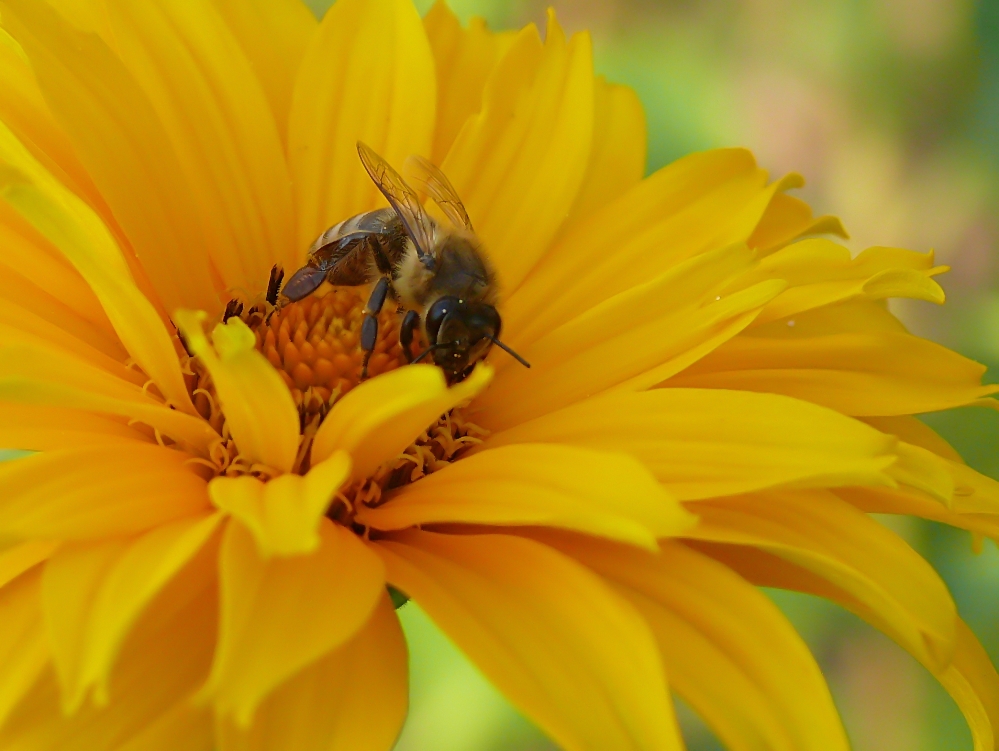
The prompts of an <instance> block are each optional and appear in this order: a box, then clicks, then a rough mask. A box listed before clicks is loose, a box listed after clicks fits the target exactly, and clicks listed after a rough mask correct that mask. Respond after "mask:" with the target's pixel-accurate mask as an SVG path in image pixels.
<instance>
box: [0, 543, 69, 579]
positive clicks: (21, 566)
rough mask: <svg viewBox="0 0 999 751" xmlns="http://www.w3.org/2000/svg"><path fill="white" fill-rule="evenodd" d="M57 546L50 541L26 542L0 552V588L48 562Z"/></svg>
mask: <svg viewBox="0 0 999 751" xmlns="http://www.w3.org/2000/svg"><path fill="white" fill-rule="evenodd" d="M59 544H60V543H59V542H56V541H51V540H28V541H27V542H20V543H15V544H13V545H11V546H10V547H8V548H4V549H3V550H0V588H3V587H5V586H7V584H8V583H10V582H12V581H13V580H14V579H16V578H17V577H19V576H20V575H21V574H23V573H24V572H25V571H27V570H28V569H30V568H33V567H35V566H37V565H38V564H39V563H41V562H42V561H45V560H48V559H49V558H50V557H51V556H52V553H54V552H55V551H56V549H57V548H58V547H59Z"/></svg>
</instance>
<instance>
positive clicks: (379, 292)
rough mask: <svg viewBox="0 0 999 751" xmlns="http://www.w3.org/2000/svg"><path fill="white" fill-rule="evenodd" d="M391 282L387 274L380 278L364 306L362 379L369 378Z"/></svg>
mask: <svg viewBox="0 0 999 751" xmlns="http://www.w3.org/2000/svg"><path fill="white" fill-rule="evenodd" d="M389 289H391V282H390V281H389V278H388V277H387V276H383V277H382V278H381V279H379V280H378V281H377V282H376V283H375V286H374V289H372V290H371V295H370V296H369V297H368V304H367V305H365V306H364V323H362V324H361V349H362V350H364V363H363V364H362V365H361V380H362V381H365V380H367V378H368V361H369V360H370V359H371V353H372V352H374V351H375V344H377V343H378V314H379V313H381V311H382V306H383V305H384V304H385V298H386V297H388V293H389Z"/></svg>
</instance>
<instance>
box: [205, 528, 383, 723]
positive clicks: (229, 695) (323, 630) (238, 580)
mask: <svg viewBox="0 0 999 751" xmlns="http://www.w3.org/2000/svg"><path fill="white" fill-rule="evenodd" d="M320 536H321V538H322V544H321V545H320V547H319V550H317V551H316V552H315V553H313V554H311V555H305V556H296V557H293V558H271V559H269V560H265V559H263V558H261V557H260V555H259V553H258V552H257V546H256V543H255V542H254V540H253V537H252V536H251V535H250V534H249V532H247V531H246V530H245V528H244V527H243V526H242V525H241V524H239V523H230V524H229V526H228V529H227V530H226V534H225V537H224V538H223V542H222V551H221V554H220V562H219V567H220V568H219V570H220V572H221V574H220V577H221V584H222V593H221V617H220V624H219V644H218V649H217V650H216V653H215V662H214V664H213V665H212V672H211V676H210V677H209V680H208V683H207V684H206V686H205V688H204V689H203V690H202V692H201V695H202V696H203V697H204V698H211V699H212V700H213V702H214V706H215V710H216V712H217V713H218V714H219V715H220V716H225V715H232V718H233V721H234V722H235V723H236V725H237V726H239V727H242V728H246V727H249V726H250V723H251V720H252V718H253V714H254V711H255V710H256V708H257V707H258V705H259V704H260V703H261V702H262V701H263V700H264V699H265V698H266V697H267V696H268V695H269V694H270V693H271V692H272V691H273V690H274V689H275V688H277V687H278V686H279V685H280V684H281V683H283V682H284V681H285V680H287V679H288V678H290V677H291V676H293V675H294V674H295V673H297V672H298V671H299V670H301V669H302V668H304V667H305V666H307V665H309V664H310V663H312V662H314V661H316V660H317V659H319V658H320V657H322V656H324V655H326V654H327V653H329V652H330V651H331V650H333V649H335V648H337V647H338V646H340V645H341V644H343V643H345V642H346V641H347V640H349V639H351V638H352V637H353V636H354V635H355V634H356V633H357V632H358V629H360V628H361V627H362V626H363V625H364V623H365V622H366V621H367V620H368V618H369V617H370V615H371V613H372V611H373V610H374V608H375V605H376V604H377V603H378V602H379V600H380V598H381V596H382V594H383V593H384V581H385V579H384V569H383V566H382V564H381V562H380V561H379V560H378V557H377V556H375V555H374V554H372V553H371V551H370V550H369V549H368V548H367V547H365V545H364V543H362V542H361V541H359V540H358V539H357V537H355V536H354V534H353V533H352V532H348V531H347V530H346V529H344V528H343V527H341V526H339V525H337V524H334V523H333V522H331V521H329V520H328V519H324V520H323V522H322V527H321V528H320Z"/></svg>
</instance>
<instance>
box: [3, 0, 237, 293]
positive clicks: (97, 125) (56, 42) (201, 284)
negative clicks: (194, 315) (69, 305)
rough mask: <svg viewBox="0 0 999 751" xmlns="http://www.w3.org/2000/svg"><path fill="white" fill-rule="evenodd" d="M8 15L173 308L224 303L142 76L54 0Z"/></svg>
mask: <svg viewBox="0 0 999 751" xmlns="http://www.w3.org/2000/svg"><path fill="white" fill-rule="evenodd" d="M100 20H101V21H102V22H105V21H107V16H106V15H102V16H101V19H100ZM4 24H5V26H6V27H7V28H8V29H9V30H10V31H11V33H12V34H13V35H14V36H15V37H16V38H17V40H18V41H19V42H20V43H21V44H22V45H23V46H24V49H25V51H26V52H27V54H28V57H29V59H30V61H31V64H32V67H33V68H34V70H35V73H36V75H37V76H38V79H39V85H40V86H41V88H42V90H43V92H44V94H45V96H46V98H47V100H48V102H49V103H50V105H51V106H52V108H53V110H54V111H55V113H56V115H57V116H58V118H59V121H60V123H61V125H62V126H63V128H64V129H65V130H66V132H67V134H68V135H69V136H70V139H71V140H72V142H73V146H74V149H75V151H76V153H77V155H78V156H79V157H80V161H81V162H82V163H83V164H84V166H85V167H86V169H87V172H88V173H89V174H90V175H91V176H92V177H93V180H94V182H95V183H96V185H97V187H98V188H99V189H100V192H101V194H102V195H103V196H104V198H105V199H106V200H107V202H108V204H110V206H111V208H112V210H113V212H114V216H115V218H116V219H117V220H118V222H120V224H121V226H122V228H123V230H124V232H125V234H126V235H127V236H128V238H129V239H130V240H131V242H132V245H133V246H134V247H135V248H136V251H137V254H138V256H139V259H140V260H141V262H142V264H143V266H144V267H145V268H146V269H147V271H148V272H149V276H150V278H151V279H152V280H154V282H155V286H156V290H157V292H158V293H159V294H160V296H161V297H162V299H163V302H164V303H165V304H166V306H167V309H169V310H173V309H174V308H175V307H178V306H181V305H185V306H189V307H197V308H204V309H208V310H214V309H215V308H217V307H218V305H219V303H218V295H217V294H216V289H215V284H214V282H213V281H212V277H211V270H210V263H209V259H210V257H211V255H210V252H209V251H210V250H211V248H210V241H209V239H208V238H207V237H206V235H205V231H204V229H203V227H202V218H203V217H202V216H201V214H202V212H203V209H202V208H200V204H199V202H198V198H199V197H198V196H197V195H196V194H195V193H194V191H193V190H192V188H191V185H190V182H189V178H188V176H187V175H186V174H185V172H184V170H183V166H182V165H181V164H180V163H179V160H178V156H177V154H176V153H175V151H174V147H173V145H172V144H171V143H170V140H169V138H168V137H167V133H166V130H165V128H164V126H163V124H162V123H161V122H160V120H159V117H158V115H157V114H156V112H155V110H154V109H153V107H152V105H151V104H150V102H149V99H148V98H147V97H146V95H145V94H144V93H143V92H142V90H141V89H140V88H139V86H138V84H137V83H136V81H135V79H134V78H133V77H132V76H131V74H130V73H129V72H128V70H126V68H125V66H124V65H123V64H122V62H121V61H120V60H119V59H118V58H117V56H116V55H115V53H114V52H112V51H111V50H110V49H108V46H107V44H106V43H105V41H102V40H101V39H100V38H99V37H97V36H94V35H89V34H85V33H83V32H81V31H80V30H79V29H77V28H75V27H74V26H73V25H72V24H70V23H68V22H66V21H65V20H63V19H62V18H61V17H60V16H59V15H58V14H57V13H55V12H53V11H52V10H51V8H50V7H49V6H48V4H47V3H44V2H34V1H33V0H10V2H5V4H4ZM105 39H107V37H105ZM85 276H86V274H85Z"/></svg>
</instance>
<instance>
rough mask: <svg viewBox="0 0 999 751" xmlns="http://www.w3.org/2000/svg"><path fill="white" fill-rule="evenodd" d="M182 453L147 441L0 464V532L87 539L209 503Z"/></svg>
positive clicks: (124, 531) (137, 527)
mask: <svg viewBox="0 0 999 751" xmlns="http://www.w3.org/2000/svg"><path fill="white" fill-rule="evenodd" d="M189 459H190V457H189V456H188V455H187V454H184V453H183V452H181V451H175V450H173V449H167V448H162V447H160V446H157V445H149V444H143V443H133V444H125V443H121V444H117V445H104V446H92V447H87V448H78V449H66V450H62V451H47V452H44V453H41V454H35V455H33V456H28V457H25V458H24V459H21V460H20V461H16V462H6V463H4V464H2V465H0V487H2V488H3V489H4V492H3V495H2V497H0V537H17V538H32V537H35V538H43V539H45V538H48V539H67V540H87V539H93V538H95V537H106V536H109V535H126V534H131V533H134V532H141V531H143V530H145V529H149V528H150V527H155V526H156V525H158V524H163V523H164V522H168V521H171V520H174V519H179V518H181V517H184V516H188V515H190V514H195V513H197V512H199V511H202V510H204V509H206V508H208V507H209V503H208V491H207V485H206V483H205V481H204V480H203V479H202V478H201V477H199V476H198V475H197V474H196V472H195V467H193V466H191V465H190V463H189Z"/></svg>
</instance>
